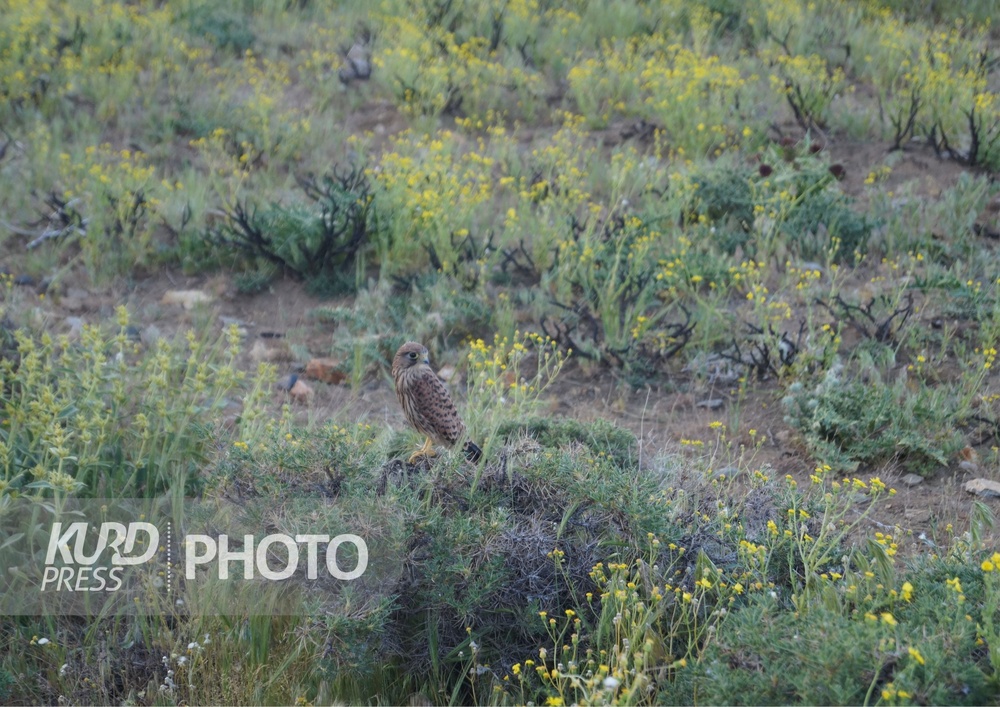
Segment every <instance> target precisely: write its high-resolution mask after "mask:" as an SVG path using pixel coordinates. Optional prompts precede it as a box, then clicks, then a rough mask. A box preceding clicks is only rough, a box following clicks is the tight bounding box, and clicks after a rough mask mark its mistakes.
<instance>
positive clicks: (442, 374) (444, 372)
mask: <svg viewBox="0 0 1000 707" xmlns="http://www.w3.org/2000/svg"><path fill="white" fill-rule="evenodd" d="M454 377H455V367H454V366H442V367H441V370H440V371H438V378H440V379H441V380H443V381H444V382H445V383H450V382H451V380H452V379H453V378H454Z"/></svg>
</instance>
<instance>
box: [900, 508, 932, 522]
mask: <svg viewBox="0 0 1000 707" xmlns="http://www.w3.org/2000/svg"><path fill="white" fill-rule="evenodd" d="M903 517H904V518H906V520H908V521H910V522H911V523H926V522H927V521H929V520H930V519H931V509H930V508H907V509H906V510H905V511H903Z"/></svg>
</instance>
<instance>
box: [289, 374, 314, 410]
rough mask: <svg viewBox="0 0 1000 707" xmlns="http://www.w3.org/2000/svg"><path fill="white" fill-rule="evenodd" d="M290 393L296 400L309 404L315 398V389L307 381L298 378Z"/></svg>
mask: <svg viewBox="0 0 1000 707" xmlns="http://www.w3.org/2000/svg"><path fill="white" fill-rule="evenodd" d="M288 394H289V395H290V396H292V400H294V401H295V402H297V403H301V404H303V405H308V404H309V403H310V402H311V401H312V398H313V389H312V388H311V387H309V385H308V384H307V383H306V382H305V381H301V380H297V381H295V385H293V386H292V389H291V390H289V391H288Z"/></svg>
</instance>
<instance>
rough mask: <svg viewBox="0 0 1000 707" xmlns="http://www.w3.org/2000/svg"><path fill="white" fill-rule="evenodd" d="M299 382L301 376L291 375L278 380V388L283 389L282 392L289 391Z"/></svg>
mask: <svg viewBox="0 0 1000 707" xmlns="http://www.w3.org/2000/svg"><path fill="white" fill-rule="evenodd" d="M298 380H299V376H298V375H297V374H295V373H289V374H288V375H287V376H282V377H281V378H279V379H278V387H279V388H281V390H284V391H289V390H291V389H292V388H293V387H294V386H295V383H296V382H297V381H298Z"/></svg>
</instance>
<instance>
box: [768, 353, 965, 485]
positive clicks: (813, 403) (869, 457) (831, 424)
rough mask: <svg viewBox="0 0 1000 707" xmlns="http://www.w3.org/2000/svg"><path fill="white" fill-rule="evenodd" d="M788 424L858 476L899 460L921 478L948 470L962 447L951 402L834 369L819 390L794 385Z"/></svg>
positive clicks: (827, 459)
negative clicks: (943, 468) (865, 467)
mask: <svg viewBox="0 0 1000 707" xmlns="http://www.w3.org/2000/svg"><path fill="white" fill-rule="evenodd" d="M782 405H783V407H784V410H785V421H786V422H787V423H788V424H789V425H791V426H792V427H794V428H795V429H797V430H798V431H799V432H800V433H801V434H802V436H803V438H804V439H805V441H806V444H807V445H808V446H809V448H810V452H811V453H813V454H814V455H816V457H817V458H818V459H819V460H820V461H821V462H822V463H825V464H829V465H831V466H833V467H835V468H837V469H846V470H853V469H856V468H857V467H858V466H859V465H862V464H863V465H876V464H884V463H886V462H889V461H893V460H897V459H898V460H899V461H901V462H902V463H903V464H905V465H906V466H907V467H909V468H912V469H913V470H915V471H918V472H924V473H926V472H929V471H932V470H934V469H935V468H938V467H941V466H947V464H948V459H949V457H950V455H951V454H953V453H954V452H956V451H957V450H958V449H959V448H960V447H961V446H962V445H961V438H960V437H959V435H958V433H957V432H956V430H955V428H954V421H953V420H952V415H951V412H950V410H949V408H948V407H947V405H948V401H947V399H945V398H944V397H943V396H942V395H941V394H940V393H937V392H935V391H933V390H930V389H928V388H926V387H924V386H921V387H919V388H918V389H917V390H916V391H912V390H911V389H910V388H909V387H907V385H906V384H905V383H902V382H898V383H895V384H887V383H884V382H883V381H882V380H881V379H880V378H877V377H876V376H875V375H874V374H873V373H872V377H871V379H869V380H861V379H860V378H850V377H849V376H848V374H847V372H846V371H845V369H844V366H843V365H842V364H835V365H834V366H833V367H832V368H830V369H829V370H828V371H827V372H826V373H825V374H824V376H823V379H822V380H821V381H820V382H818V383H816V384H815V385H810V386H807V385H805V384H803V383H801V382H795V383H792V384H791V385H790V386H789V388H788V395H786V396H785V398H784V399H783V400H782Z"/></svg>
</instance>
